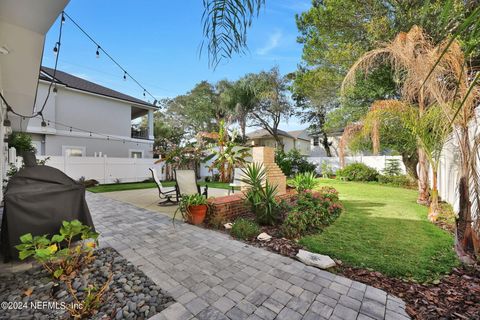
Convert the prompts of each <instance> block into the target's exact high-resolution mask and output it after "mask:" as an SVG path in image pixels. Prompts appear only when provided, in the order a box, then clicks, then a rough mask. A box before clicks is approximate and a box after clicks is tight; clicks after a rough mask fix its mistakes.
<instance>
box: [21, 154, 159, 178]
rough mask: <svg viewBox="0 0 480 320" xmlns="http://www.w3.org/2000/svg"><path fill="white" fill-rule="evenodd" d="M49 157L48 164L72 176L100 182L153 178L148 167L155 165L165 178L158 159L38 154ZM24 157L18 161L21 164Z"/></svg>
mask: <svg viewBox="0 0 480 320" xmlns="http://www.w3.org/2000/svg"><path fill="white" fill-rule="evenodd" d="M45 158H49V159H48V160H47V162H46V165H47V166H50V167H54V168H57V169H59V170H61V171H62V172H64V173H65V174H66V175H68V176H69V177H70V178H72V179H75V180H78V179H79V178H81V177H84V178H85V179H95V180H97V181H98V182H99V183H101V184H103V183H114V182H118V181H120V182H138V181H143V180H146V179H149V178H151V176H152V175H151V173H150V170H148V168H152V167H154V168H155V169H156V171H157V174H158V175H159V177H160V179H162V178H163V176H164V172H163V164H154V162H155V161H156V160H158V159H143V158H109V157H106V156H103V157H66V156H65V157H64V156H49V157H48V156H38V157H37V159H38V160H44V159H45ZM21 161H22V158H21V157H18V161H17V163H18V164H20V165H21Z"/></svg>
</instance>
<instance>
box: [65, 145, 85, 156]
mask: <svg viewBox="0 0 480 320" xmlns="http://www.w3.org/2000/svg"><path fill="white" fill-rule="evenodd" d="M62 154H63V155H64V156H67V157H85V147H77V146H62Z"/></svg>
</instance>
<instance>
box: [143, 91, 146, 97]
mask: <svg viewBox="0 0 480 320" xmlns="http://www.w3.org/2000/svg"><path fill="white" fill-rule="evenodd" d="M145 92H146V90H145V89H143V96H144V97H145Z"/></svg>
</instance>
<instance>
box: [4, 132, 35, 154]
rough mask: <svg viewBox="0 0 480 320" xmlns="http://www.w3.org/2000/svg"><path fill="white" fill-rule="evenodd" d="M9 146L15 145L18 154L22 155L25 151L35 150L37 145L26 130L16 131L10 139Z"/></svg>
mask: <svg viewBox="0 0 480 320" xmlns="http://www.w3.org/2000/svg"><path fill="white" fill-rule="evenodd" d="M8 146H9V147H14V148H15V149H16V150H17V154H18V155H21V153H22V152H24V151H33V152H35V147H34V146H33V143H32V137H31V136H30V135H29V134H27V133H24V132H14V133H13V134H12V135H11V136H10V139H9V140H8Z"/></svg>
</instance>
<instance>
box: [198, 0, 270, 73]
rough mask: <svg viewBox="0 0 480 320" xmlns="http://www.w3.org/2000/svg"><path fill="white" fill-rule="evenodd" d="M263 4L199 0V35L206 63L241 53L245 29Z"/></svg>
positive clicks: (260, 0) (261, 0)
mask: <svg viewBox="0 0 480 320" xmlns="http://www.w3.org/2000/svg"><path fill="white" fill-rule="evenodd" d="M264 5H265V0H203V6H204V12H203V16H202V20H203V34H204V36H205V38H206V39H207V41H208V44H207V52H208V55H209V61H210V65H212V66H217V64H218V63H219V62H220V61H221V60H222V59H226V58H230V57H231V56H232V54H234V53H242V52H243V50H244V48H245V47H246V43H247V29H248V27H250V25H251V24H252V20H253V18H254V17H255V16H257V15H258V14H259V12H260V10H261V9H262V7H263V6H264ZM202 47H203V44H202Z"/></svg>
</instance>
